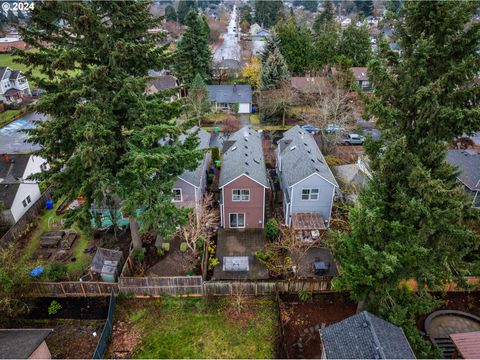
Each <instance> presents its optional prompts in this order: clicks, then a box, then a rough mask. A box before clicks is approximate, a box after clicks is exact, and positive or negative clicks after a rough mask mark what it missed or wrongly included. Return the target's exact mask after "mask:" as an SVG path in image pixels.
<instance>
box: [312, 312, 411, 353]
mask: <svg viewBox="0 0 480 360" xmlns="http://www.w3.org/2000/svg"><path fill="white" fill-rule="evenodd" d="M320 337H321V339H322V344H323V346H324V350H325V354H326V357H327V359H415V355H414V354H413V352H412V349H411V347H410V344H409V343H408V341H407V338H406V337H405V334H404V333H403V330H402V329H401V328H399V327H398V326H395V325H393V324H391V323H389V322H388V321H385V320H383V319H380V318H379V317H377V316H375V315H373V314H370V313H369V312H367V311H362V312H361V313H359V314H356V315H354V316H350V317H349V318H347V319H345V320H342V321H340V322H338V323H336V324H333V325H330V326H327V327H326V328H324V329H321V330H320Z"/></svg>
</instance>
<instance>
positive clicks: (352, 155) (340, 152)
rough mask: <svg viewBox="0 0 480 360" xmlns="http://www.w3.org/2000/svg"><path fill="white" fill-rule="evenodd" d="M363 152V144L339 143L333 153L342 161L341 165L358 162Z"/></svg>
mask: <svg viewBox="0 0 480 360" xmlns="http://www.w3.org/2000/svg"><path fill="white" fill-rule="evenodd" d="M363 153H364V148H363V146H358V145H354V146H351V145H337V146H336V147H335V151H334V152H333V154H332V155H333V156H335V157H336V158H337V159H339V160H340V161H341V164H340V165H346V164H354V163H356V162H357V160H358V157H359V156H360V155H362V154H363Z"/></svg>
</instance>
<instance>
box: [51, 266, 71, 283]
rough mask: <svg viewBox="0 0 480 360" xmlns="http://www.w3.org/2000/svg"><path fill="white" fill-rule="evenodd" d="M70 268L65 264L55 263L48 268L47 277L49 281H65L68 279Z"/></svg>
mask: <svg viewBox="0 0 480 360" xmlns="http://www.w3.org/2000/svg"><path fill="white" fill-rule="evenodd" d="M67 272H68V268H67V265H65V264H60V263H53V264H50V265H48V266H47V269H46V271H45V276H46V277H47V280H48V281H58V280H63V279H65V278H66V277H67Z"/></svg>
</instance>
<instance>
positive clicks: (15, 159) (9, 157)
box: [0, 154, 31, 183]
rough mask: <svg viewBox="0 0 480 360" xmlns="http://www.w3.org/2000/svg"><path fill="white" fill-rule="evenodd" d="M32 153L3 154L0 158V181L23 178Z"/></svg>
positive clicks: (13, 180)
mask: <svg viewBox="0 0 480 360" xmlns="http://www.w3.org/2000/svg"><path fill="white" fill-rule="evenodd" d="M30 156H31V155H30V154H2V156H1V158H0V183H2V182H15V181H18V180H19V179H21V178H23V175H24V174H25V169H26V168H27V164H28V161H29V160H30Z"/></svg>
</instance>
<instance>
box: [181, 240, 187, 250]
mask: <svg viewBox="0 0 480 360" xmlns="http://www.w3.org/2000/svg"><path fill="white" fill-rule="evenodd" d="M187 249H188V245H187V243H186V242H182V243H181V244H180V251H181V252H185V251H187Z"/></svg>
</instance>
